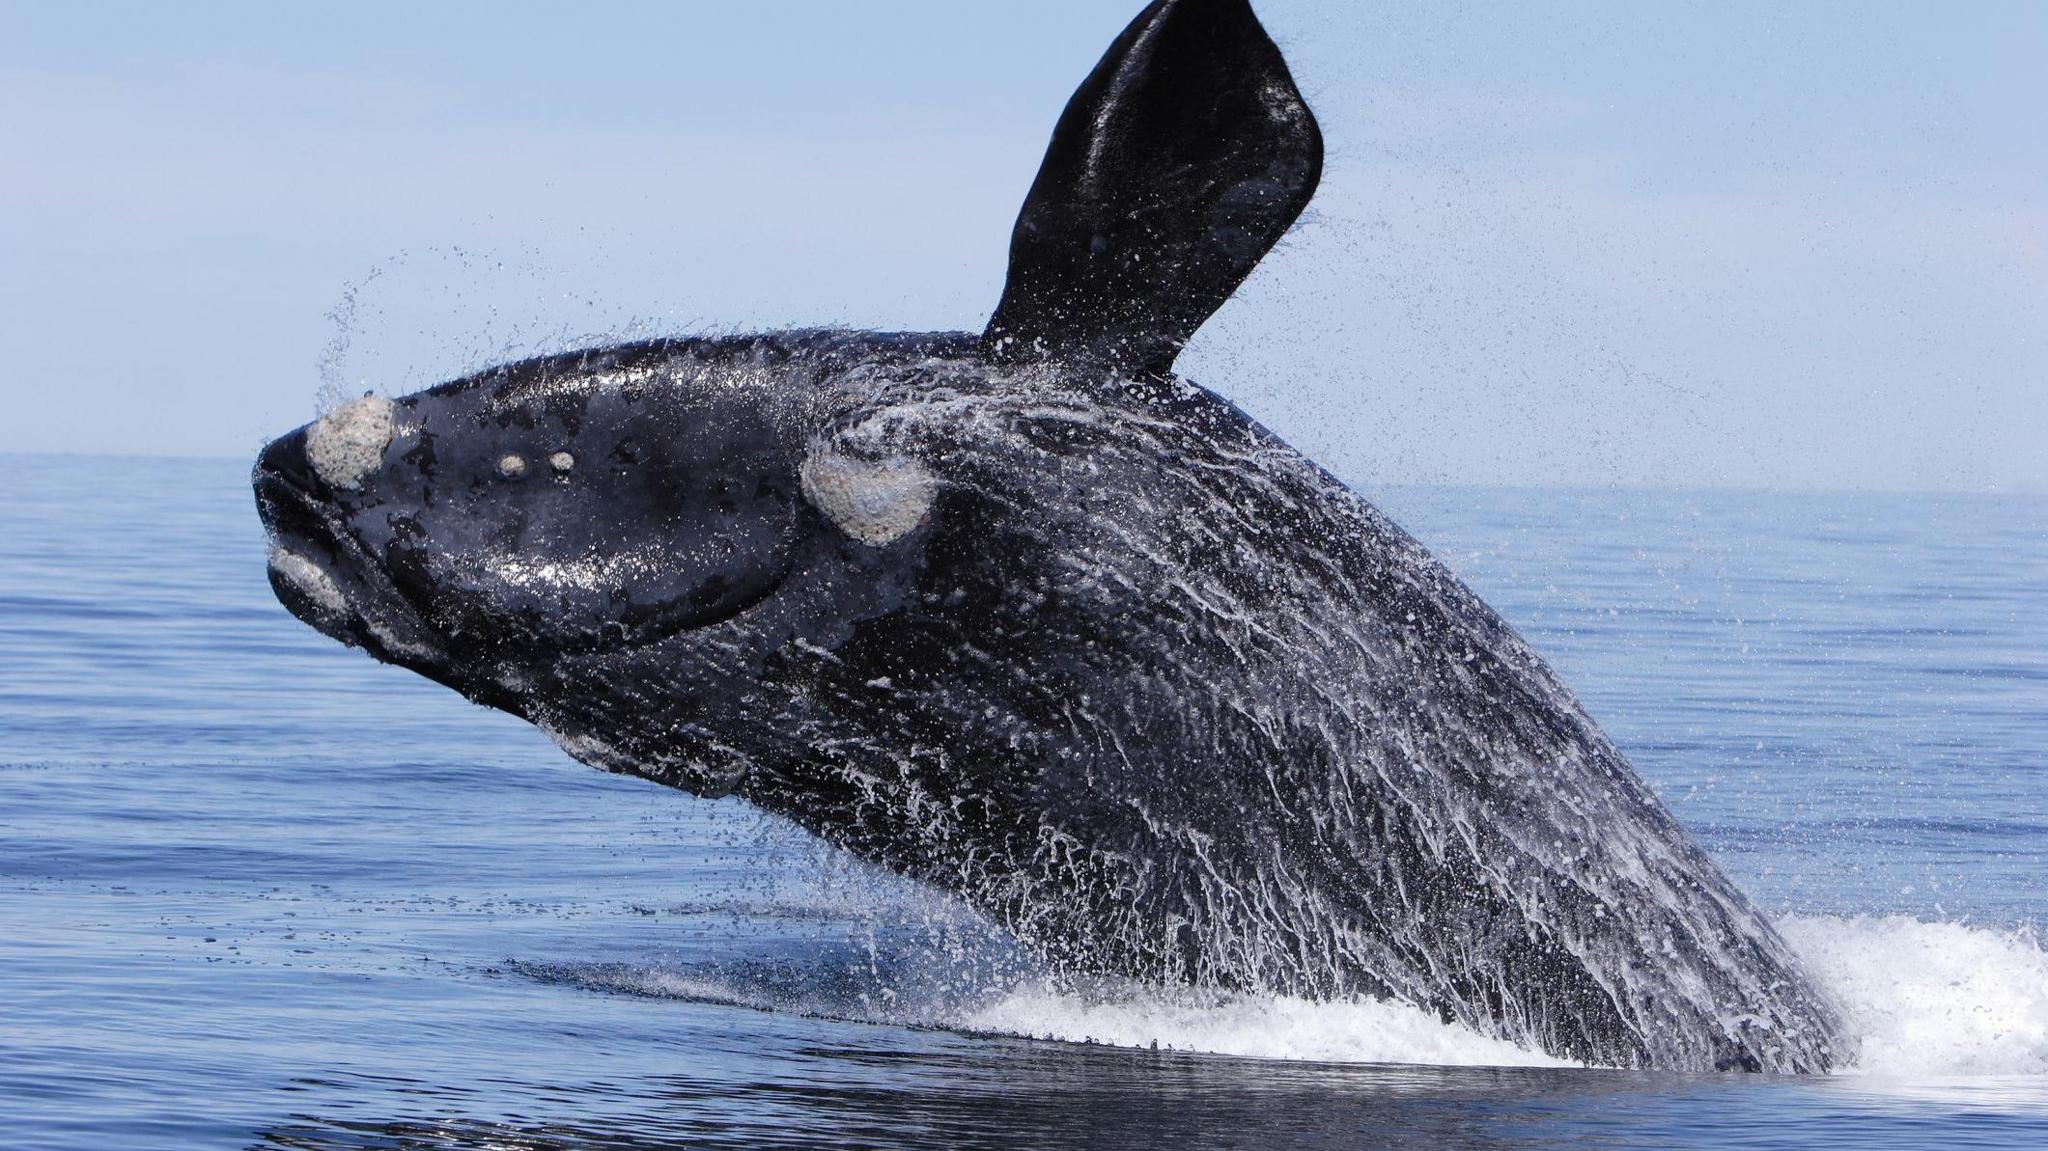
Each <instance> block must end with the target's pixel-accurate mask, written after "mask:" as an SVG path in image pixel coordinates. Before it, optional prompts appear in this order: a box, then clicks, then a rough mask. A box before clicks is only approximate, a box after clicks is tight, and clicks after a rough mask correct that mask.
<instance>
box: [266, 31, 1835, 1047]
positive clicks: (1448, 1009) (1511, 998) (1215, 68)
mask: <svg viewBox="0 0 2048 1151" xmlns="http://www.w3.org/2000/svg"><path fill="white" fill-rule="evenodd" d="M1322 170H1323V141H1322V135H1321V131H1320V129H1319V128H1318V125H1317V122H1316V119H1315V117H1314V115H1313V114H1312V112H1311V110H1310V108H1309V106H1308V103H1307V102H1306V100H1305V99H1304V98H1303V96H1302V94H1301V91H1300V89H1299V88H1298V87H1297V85H1296V83H1295V80H1294V78H1293V76H1292V75H1291V74H1290V72H1289V70H1288V67H1287V64H1286V62H1285V60H1284V59H1283V57H1282V54H1281V52H1280V50H1279V49H1278V48H1277V47H1276V46H1275V44H1274V42H1273V40H1272V39H1271V38H1270V36H1269V35H1268V34H1267V33H1266V31H1265V30H1264V28H1263V27H1262V26H1261V24H1260V22H1259V20H1258V18H1257V15H1256V13H1255V12H1254V11H1253V9H1252V7H1251V6H1250V4H1249V3H1247V2H1246V0H1156V2H1155V3H1152V4H1150V5H1149V6H1148V7H1146V8H1145V9H1144V10H1143V11H1142V12H1141V13H1140V14H1139V15H1138V16H1137V17H1136V19H1135V20H1134V21H1133V22H1132V23H1131V24H1130V25H1129V27H1128V28H1126V29H1125V30H1124V31H1123V33H1122V34H1121V35H1120V36H1118V37H1117V39H1116V40H1115V41H1114V43H1113V44H1112V45H1111V46H1110V48H1109V49H1108V51H1107V53H1106V54H1105V55H1104V57H1103V58H1102V60H1101V62H1100V63H1099V64H1098V65H1097V66H1096V67H1095V68H1094V69H1093V71H1092V72H1091V73H1090V74H1089V75H1088V76H1087V77H1086V79H1085V80H1084V81H1083V82H1082V84H1081V85H1080V87H1079V89H1078V90H1077V91H1076V92H1075V93H1074V95H1073V97H1072V99H1071V101H1070V102H1069V104H1068V105H1067V106H1066V108H1065V110H1064V112H1063V113H1062V114H1061V116H1060V118H1059V120H1058V121H1057V124H1056V127H1055V129H1054V132H1053V135H1052V138H1051V141H1050V144H1049V145H1048V147H1047V150H1046V153H1045V157H1044V161H1043V164H1042V166H1041V168H1040V170H1039V172H1038V175H1037V177H1036V179H1035V181H1034V182H1033V184H1032V186H1031V188H1030V190H1029V193H1028V195H1027V197H1026V199H1025V202H1024V205H1023V208H1022V210H1021V212H1020V213H1019V216H1018V218H1017V221H1016V225H1015V228H1014V230H1013V231H1012V234H1011V237H1010V244H1009V273H1008V279H1007V281H1006V283H1005V284H1004V285H1003V289H1002V293H1001V296H1000V298H999V301H998V303H997V305H996V307H995V309H994V312H993V314H992V315H991V317H990V319H989V321H988V323H987V326H986V327H985V329H984V330H982V331H980V332H950V333H947V332H940V333H900V332H862V331H845V330H829V329H815V330H814V329H790V330H782V331H773V332H766V333H761V334H752V335H720V336H716V337H682V336H678V337H674V338H665V339H654V340H645V341H640V342H634V343H627V344H621V345H616V346H607V347H598V348H591V349H587V350H579V351H573V352H568V353H563V354H556V355H547V356H541V357H537V358H531V359H526V360H523V361H520V362H516V363H509V364H504V365H501V366H494V367H490V368H488V369H486V370H482V371H478V372H476V373H474V374H471V375H468V376H465V377H463V378H460V379H456V380H452V381H450V382H447V383H444V384H441V385H439V386H436V387H433V388H429V389H427V390H425V391H421V392H418V393H416V394H412V395H406V396H400V397H389V396H386V395H383V394H381V393H374V392H373V393H370V394H366V395H364V396H362V397H360V398H358V399H355V400H352V401H350V402H348V403H345V404H341V405H339V406H337V407H334V408H332V409H331V410H329V411H327V412H326V413H325V414H323V415H321V416H320V417H319V418H318V419H316V420H314V421H313V422H311V423H310V424H308V425H306V426H304V427H301V428H299V429H297V430H295V431H292V432H290V433H288V434H285V435H283V436H280V437H279V438H277V439H276V440H274V441H272V442H270V443H269V444H268V445H267V446H266V447H265V448H264V449H263V450H262V451H261V454H260V457H259V459H258V461H257V463H256V466H255V469H254V474H253V484H254V489H255V496H256V503H257V508H258V510H259V512H260V515H261V518H262V520H263V523H264V525H265V528H266V531H267V533H268V539H269V541H270V547H269V560H268V578H269V580H270V583H271V586H272V588H273V589H274V591H275V594H276V596H277V598H278V599H279V601H280V602H281V603H282V605H283V606H284V607H285V608H286V609H287V610H288V611H289V612H290V613H291V614H292V615H294V616H296V617H298V619H300V620H302V621H304V622H305V623H307V624H309V625H311V626H312V627H313V628H315V629H317V630H318V631H320V632H321V633H324V634H325V635H327V636H329V637H332V638H333V639H335V640H339V641H341V642H342V643H344V644H347V645H351V646H354V647H357V648H360V649H362V650H363V651H365V652H367V653H368V654H370V655H371V656H373V657H375V658H376V659H378V660H382V661H385V662H387V663H391V664H396V665H399V666H402V667H405V668H408V669H411V670H412V671H415V672H417V673H419V674H420V675H423V676H426V677H428V678H429V679H432V680H434V681H436V682H438V683H441V684H444V685H446V686H447V687H449V688H452V689H454V690H455V691H456V692H459V693H460V694H461V695H463V696H464V697H466V698H467V699H469V700H471V701H474V702H475V703H477V704H481V705H483V706H486V707H489V708H495V709H499V710H502V711H505V712H509V713H511V714H513V715H516V716H520V717H522V718H524V719H525V720H527V721H530V722H531V723H532V724H534V725H536V726H537V727H539V728H540V729H542V730H543V731H545V732H546V733H547V734H548V735H550V736H551V737H552V738H553V739H554V740H555V741H556V742H557V743H558V744H559V745H560V746H561V748H563V749H564V750H565V751H566V752H567V753H568V754H569V755H570V756H572V757H573V758H575V759H576V760H578V761H581V762H582V763H585V764H588V765H590V766H593V767H596V768H600V769H603V770H606V771H610V772H619V773H627V774H631V775H634V776H639V777H642V778H644V779H647V780H652V781H654V782H656V783H660V784H664V785H667V786H670V787H674V788H679V789H681V790H683V791H685V792H689V793H692V794H695V795H698V796H706V797H723V796H736V797H739V798H741V799H743V800H744V801H746V802H747V803H750V804H752V805H754V806H755V807H757V808H759V809H762V810H764V811H767V812H770V813H773V814H774V815H776V816H779V817H782V818H784V819H787V820H789V821H791V822H793V823H794V824H796V825H797V826H799V827H801V828H803V829H805V830H806V831H808V832H809V833H811V834H813V835H815V836H816V837H818V838H819V839H821V840H823V841H825V842H826V843H829V844H831V845H833V846H835V847H836V848H839V849H843V850H844V851H846V852H848V853H851V854H852V855H853V856H855V857H858V858H859V859H861V860H863V861H866V862H867V863H869V864H872V865H875V866H878V867H881V868H884V869H887V870H888V871H891V872H894V873H897V874H900V875H902V876H905V877H908V878H910V879H912V880H914V881H917V882H919V883H921V884H924V885H928V886H929V887H930V888H933V889H937V890H938V891H941V892H944V893H947V894H948V895H950V896H952V897H955V898H957V899H958V900H960V901H961V902H963V903H964V904H965V905H966V906H968V907H971V908H973V909H974V910H975V911H976V912H978V913H980V914H981V915H983V916H985V917H986V918H988V919H989V920H990V921H992V922H993V923H995V924H997V925H999V926H1000V927H1001V928H1002V929H1003V930H1004V931H1005V932H1007V933H1008V934H1009V935H1010V936H1012V937H1014V939H1015V940H1016V941H1017V943H1018V944H1020V945H1021V946H1022V947H1024V948H1026V949H1027V950H1028V952H1029V953H1031V954H1032V955H1034V956H1036V957H1037V959H1038V961H1039V962H1042V963H1043V964H1044V965H1045V966H1046V968H1047V970H1049V971H1052V972H1055V973H1058V974H1061V975H1066V976H1071V977H1073V978H1075V979H1096V978H1112V979H1117V980H1131V981H1137V982H1139V983H1141V984H1158V985H1165V986H1172V987H1194V988H1198V989H1211V990H1214V991H1215V992H1217V993H1219V994H1238V993H1246V994H1274V995H1288V996H1299V997H1304V998H1307V999H1311V1000H1336V999H1345V998H1353V997H1371V998H1376V999H1382V1000H1388V1001H1395V1002H1400V1003H1406V1004H1410V1005H1413V1006H1415V1007H1417V1008H1419V1009H1421V1010H1423V1011H1426V1012H1429V1013H1431V1014H1433V1015H1435V1016H1436V1017H1438V1018H1440V1019H1442V1020H1444V1021H1446V1022H1451V1023H1456V1024H1460V1025H1463V1026H1466V1027H1469V1028H1471V1029H1474V1030H1476V1031H1478V1032H1480V1033H1483V1034H1486V1035H1490V1036H1497V1037H1501V1038H1505V1039H1508V1040H1512V1041H1514V1042H1517V1043H1520V1044H1523V1045H1525V1046H1527V1047H1530V1048H1535V1049H1540V1050H1542V1051H1545V1052H1548V1053H1551V1054H1553V1055H1556V1056H1559V1057H1562V1058H1566V1059H1571V1060H1577V1061H1580V1062H1583V1063H1586V1064H1591V1065H1599V1066H1610V1067H1623V1068H1645V1069H1670V1070H1682V1071H1714V1070H1742V1071H1765V1072H1787V1073H1814V1072H1822V1071H1826V1070H1828V1069H1830V1068H1831V1067H1835V1066H1838V1065H1840V1064H1842V1063H1843V1062H1844V1061H1845V1060H1847V1059H1850V1058H1852V1057H1853V1041H1852V1039H1851V1038H1850V1036H1849V1035H1848V1033H1847V1032H1846V1029H1845V1025H1844V1021H1843V1017H1842V1013H1841V1011H1840V1009H1839V1008H1838V1007H1837V1006H1836V1005H1835V1004H1834V1003H1833V1002H1832V1001H1831V999H1830V997H1829V996H1828V994H1827V993H1826V992H1825V990H1824V989H1823V988H1821V987H1820V986H1819V985H1817V984H1816V982H1815V980H1814V979H1813V977H1812V976H1811V975H1810V974H1809V973H1808V971H1807V970H1806V969H1805V968H1804V966H1803V965H1802V962H1801V960H1800V959H1799V957H1798V956H1797V955H1796V954H1794V953H1793V952H1792V950H1791V949H1790V948H1789V947H1788V946H1787V945H1786V943H1785V941H1784V940H1783V939H1782V938H1781V937H1780V936H1779V934H1778V932H1777V931H1776V930H1775V929H1774V928H1773V926H1772V924H1771V923H1770V922H1769V920H1767V919H1766V918H1765V917H1764V916H1763V915H1762V914H1760V912H1759V911H1758V909H1757V908H1756V906H1755V905H1754V904H1752V902H1751V901H1750V900H1749V899H1748V898H1747V897H1746V896H1745V895H1744V894H1743V893H1742V891H1741V890H1739V889H1738V888H1737V886H1736V885H1735V884H1734V883H1732V882H1731V881H1730V879H1729V878H1728V877H1727V875H1726V874H1724V873H1723V871H1722V870H1721V869H1720V868H1719V867H1718V866H1717V865H1716V863H1715V862H1714V860H1712V859H1711V858H1709V857H1708V855H1707V854H1706V853H1705V852H1704V851H1702V850H1701V848H1700V847H1699V846H1698V845H1697V844H1695V843H1694V842H1693V841H1692V839H1691V838H1690V837H1688V835H1687V834H1686V832H1685V830H1684V829H1683V828H1682V827H1681V826H1680V825H1679V824H1678V822H1677V821H1676V820H1675V819H1674V818H1673V817H1672V815H1671V813H1670V812H1669V811H1668V810H1667V809H1666V808H1665V807H1664V806H1663V804H1662V803H1661V802H1660V801H1659V800H1658V798H1657V796H1656V795H1655V793H1654V792H1653V791H1652V790H1651V789H1650V788H1649V787H1648V786H1647V785H1646V784H1645V782H1644V781H1643V780H1642V779H1641V778H1640V777H1639V776H1638V775H1637V774H1636V772H1635V771H1634V769H1633V768H1632V767H1631V765H1630V763H1629V761H1628V759H1627V758H1626V757H1625V756H1624V755H1623V753H1622V752H1621V751H1620V750H1619V749H1618V748H1617V747H1616V746H1615V744H1614V743H1613V742H1612V741H1611V740H1610V739H1609V738H1608V737H1607V736H1606V735H1604V734H1603V733H1602V731H1601V730H1600V728H1599V726H1598V725H1597V724H1596V723H1595V722H1594V720H1593V719H1592V718H1591V717H1590V716H1589V715H1588V714H1587V712H1586V710H1585V709H1584V708H1583V707H1582V706H1581V705H1580V703H1579V702H1578V701H1577V700H1576V699H1575V697H1574V696H1573V695H1572V693H1571V691H1570V690H1569V689H1568V688H1567V687H1566V686H1565V685H1564V684H1563V683H1562V682H1561V681H1560V679H1559V677H1558V676H1557V675H1556V673H1555V672H1554V671H1553V670H1552V669H1551V668H1550V667H1549V666H1548V665H1547V664H1546V663H1545V662H1544V660H1543V659H1542V658H1541V657H1540V656H1539V655H1538V654H1537V652H1536V651H1534V650H1533V649H1532V648H1531V647H1530V645H1529V644H1528V643H1527V642H1526V641H1525V640H1524V639H1523V638H1522V637H1521V636H1520V635H1518V634H1517V632H1516V631H1515V629H1514V628H1513V627H1511V626H1510V625H1509V624H1508V623H1506V622H1505V621H1504V620H1503V619H1502V618H1501V617H1500V616H1499V615H1497V614H1496V613H1495V612H1494V611H1493V610H1491V609H1490V608H1489V607H1488V606H1487V605H1486V604H1485V603H1484V602H1482V601H1481V600H1480V598H1479V597H1478V596H1477V595H1475V594H1474V593H1473V591H1472V590H1471V589H1470V588H1468V587H1467V586H1466V585H1465V584H1464V583H1462V582H1461V581H1460V580H1459V579H1458V577H1457V576H1456V575H1455V574H1454V573H1453V572H1452V571H1451V570H1450V569H1448V568H1447V567H1446V566H1445V565H1444V564H1443V563H1442V562H1440V561H1439V560H1437V559H1436V558H1435V557H1433V556H1432V555H1431V554H1430V553H1429V552H1428V551H1427V550H1426V549H1425V548H1424V547H1423V546H1421V545H1420V544H1419V543H1418V542H1417V541H1416V540H1415V539H1414V538H1413V537H1411V536H1410V535H1408V534H1407V533H1406V532H1404V531H1403V530H1402V529H1401V528H1400V527H1398V526H1397V525H1396V524H1394V523H1393V522H1392V521H1391V520H1390V519H1389V518H1388V517H1387V516H1386V515H1384V514H1382V513H1381V512H1380V511H1379V510H1378V509H1377V508H1376V507H1374V506H1373V505H1372V504H1371V503H1369V502H1368V501H1367V500H1366V499H1364V498H1363V497H1361V496H1360V495H1359V494H1358V493H1356V492H1354V491H1353V490H1351V489H1350V488H1349V487H1347V486H1346V485H1345V484H1344V483H1342V482H1340V481H1339V480H1338V479H1337V478H1336V477H1335V476H1333V475H1332V474H1331V473H1330V472H1328V471H1326V470H1325V469H1324V468H1322V467H1321V466H1319V465H1318V464H1316V463H1315V462H1314V461H1313V460H1311V459H1309V458H1308V457H1306V456H1305V455H1304V454H1302V453H1301V452H1299V451H1297V450H1295V449H1294V448H1292V447H1290V446H1289V445H1288V444H1287V443H1285V442H1284V441H1282V440H1281V439H1280V438H1279V437H1278V436H1276V435H1275V434H1274V433H1272V432H1271V431H1269V430H1267V429H1266V428H1265V427H1263V426H1261V425H1260V424H1259V423H1258V422H1257V421H1256V420H1254V419H1252V418H1250V417H1249V416H1247V415H1246V414H1245V413H1244V412H1242V411H1240V410H1239V409H1238V408H1237V407H1236V406H1234V405H1233V404H1232V403H1231V402H1230V401H1228V400H1227V399H1225V398H1223V396H1221V395H1219V394H1218V393H1217V392H1214V391H1211V390H1209V389H1208V388H1205V387H1203V386H1200V385H1198V384H1196V383H1194V382H1193V381H1190V380H1188V379H1185V378H1183V377H1181V376H1179V375H1177V374H1175V372H1174V365H1175V362H1176V360H1177V359H1178V357H1179V355H1180V353H1181V350H1182V349H1183V348H1184V347H1185V345H1186V344H1187V342H1188V341H1189V339H1190V338H1191V337H1192V336H1193V335H1194V333H1195V332H1196V330H1197V329H1198V328H1200V326H1201V325H1202V324H1203V323H1204V322H1205V321H1206V320H1207V319H1208V317H1209V316H1210V315H1211V314H1212V313H1213V312H1215V310H1216V309H1217V308H1218V307H1220V306H1221V305H1222V304H1223V303H1224V302H1225V301H1226V300H1228V299H1229V298H1230V297H1231V296H1232V295H1233V294H1234V293H1235V292H1236V291H1237V290H1238V288H1239V286H1240V285H1241V284H1242V283H1243V282H1244V280H1245V279H1246V277H1248V276H1249V275H1250V274H1251V273H1252V271H1253V269H1254V267H1255V266H1256V265H1257V264H1258V263H1259V262H1260V260H1261V259H1262V258H1263V257H1264V256H1265V255H1266V253H1267V252H1268V251H1270V250H1271V249H1272V248H1273V247H1274V246H1275V245H1276V244H1277V243H1279V242H1280V241H1281V239H1282V238H1283V237H1284V236H1286V235H1287V233H1288V232H1289V231H1290V229H1291V228H1293V227H1294V226H1295V224H1296V223H1297V220H1298V219H1299V217H1300V216H1301V214H1302V212H1303V210H1304V208H1305V207H1306V206H1307V204H1308V203H1309V200H1310V197H1311V196H1312V195H1313V194H1314V192H1315V189H1316V187H1317V185H1318V183H1319V182H1320V180H1321V177H1322Z"/></svg>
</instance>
